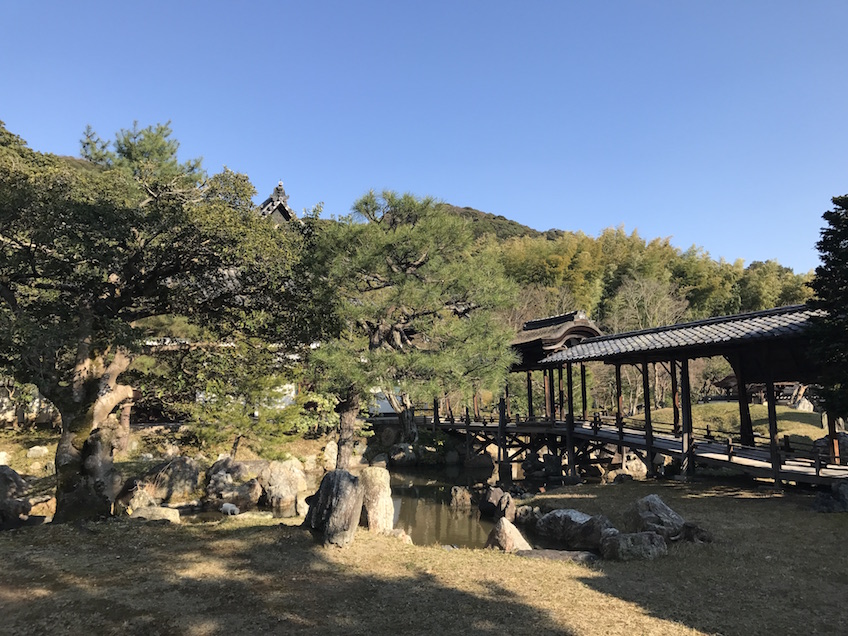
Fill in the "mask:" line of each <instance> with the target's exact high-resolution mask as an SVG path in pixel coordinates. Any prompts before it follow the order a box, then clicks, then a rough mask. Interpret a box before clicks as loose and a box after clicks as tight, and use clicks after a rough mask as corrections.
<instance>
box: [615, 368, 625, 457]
mask: <svg viewBox="0 0 848 636" xmlns="http://www.w3.org/2000/svg"><path fill="white" fill-rule="evenodd" d="M623 410H624V404H623V398H622V396H621V365H620V364H616V365H615V425H616V427H617V428H618V456H619V457H620V458H621V466H622V467H624V413H623V412H622V411H623Z"/></svg>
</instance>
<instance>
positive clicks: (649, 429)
mask: <svg viewBox="0 0 848 636" xmlns="http://www.w3.org/2000/svg"><path fill="white" fill-rule="evenodd" d="M642 395H643V400H642V401H643V402H644V404H645V451H646V453H647V455H648V474H649V475H651V474H653V472H654V427H653V423H652V422H651V383H650V382H649V381H648V360H647V358H646V359H644V360H643V361H642Z"/></svg>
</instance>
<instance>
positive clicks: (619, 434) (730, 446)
mask: <svg viewBox="0 0 848 636" xmlns="http://www.w3.org/2000/svg"><path fill="white" fill-rule="evenodd" d="M811 316H812V311H811V310H810V309H809V308H807V307H806V306H803V305H800V306H791V307H781V308H777V309H770V310H766V311H758V312H752V313H746V314H739V315H735V316H725V317H721V318H710V319H706V320H699V321H695V322H689V323H683V324H678V325H671V326H666V327H658V328H654V329H646V330H642V331H634V332H629V333H622V334H617V335H612V336H601V335H598V334H599V332H598V331H597V328H596V327H594V325H592V324H591V321H588V319H587V318H586V316H585V315H584V314H582V313H580V312H574V313H572V314H567V315H565V316H560V317H555V318H550V319H545V320H542V321H533V322H531V323H527V325H525V332H527V333H523V334H522V335H521V336H519V337H518V338H517V339H516V341H515V343H514V344H515V346H516V347H517V348H518V349H519V350H520V351H522V353H523V354H524V357H523V360H524V361H523V362H522V363H521V364H520V365H518V366H517V367H516V368H515V370H516V371H521V372H526V373H527V374H528V375H527V377H528V381H527V391H528V405H530V406H529V412H528V413H527V414H526V417H524V418H523V419H522V418H520V417H519V416H517V415H516V416H512V415H511V414H510V413H508V412H507V408H506V404H505V401H504V400H501V403H500V407H499V414H498V418H497V421H494V420H493V421H490V422H485V421H482V420H481V419H477V418H475V419H472V418H471V417H470V416H468V415H466V417H465V419H462V420H452V421H444V420H442V419H440V418H439V415H438V412H435V413H434V417H433V425H434V426H435V427H438V428H441V429H443V430H448V431H454V432H458V433H464V434H465V436H466V440H468V442H467V443H468V444H469V447H471V446H472V445H473V446H474V447H475V448H477V449H482V448H484V447H485V446H487V445H489V444H496V445H497V447H498V459H499V463H500V466H501V467H502V468H506V467H508V466H509V465H510V463H512V462H517V461H521V460H522V459H523V458H524V457H526V456H527V455H529V454H535V453H537V452H538V451H539V450H540V449H542V448H545V449H547V451H548V453H551V454H553V455H554V456H558V457H559V459H560V461H559V465H560V466H562V465H563V464H564V465H565V466H566V468H567V470H568V471H569V473H575V472H576V469H577V466H578V464H581V463H582V462H585V461H587V458H588V457H589V455H590V453H591V451H593V450H597V449H600V448H602V447H606V448H610V447H615V448H617V450H618V453H617V457H618V458H619V460H620V461H623V458H624V456H625V450H629V451H630V452H633V453H636V454H638V455H639V456H640V457H641V458H642V459H643V461H644V462H645V464H646V465H647V466H648V467H649V470H651V468H652V467H653V466H654V464H655V463H656V461H657V459H658V458H659V459H660V460H664V459H666V458H676V459H678V460H679V461H680V465H681V469H682V471H683V473H684V474H686V473H688V472H690V471H691V470H693V469H694V467H695V465H696V464H702V465H711V466H723V467H728V468H733V469H736V470H739V471H740V472H743V473H746V474H750V475H753V476H756V477H766V478H771V479H773V480H774V481H775V482H776V483H780V482H781V481H793V482H805V483H819V484H822V483H831V482H833V481H834V480H838V479H845V478H848V466H842V465H841V462H840V457H839V445H838V443H837V438H836V431H835V428H834V426H833V424H832V423H831V424H830V428H829V431H828V435H829V438H830V440H829V444H828V448H827V449H826V450H825V452H824V453H822V452H820V451H816V450H814V449H812V448H808V449H802V448H798V444H797V443H796V444H794V446H793V445H791V444H789V440H788V438H784V440H783V441H782V442H781V440H779V439H778V426H777V410H776V405H777V391H776V389H775V387H776V385H777V384H778V383H780V382H785V381H800V382H804V383H811V382H812V381H814V379H815V377H816V368H815V363H814V361H813V360H812V359H811V358H810V356H809V355H808V353H807V352H808V346H809V337H808V335H807V334H808V326H809V320H810V317H811ZM528 327H529V328H528ZM533 332H535V336H538V337H533V336H534V333H533ZM552 350H553V351H552ZM528 354H529V355H528ZM534 354H535V355H537V356H538V357H535V358H534V357H533V355H534ZM545 354H547V355H545ZM713 356H723V357H724V358H725V359H727V360H728V362H729V363H730V364H731V366H732V367H733V370H734V373H735V375H736V378H737V380H738V386H739V391H738V407H739V415H740V422H741V424H740V431H739V438H738V441H737V442H735V443H734V442H732V441H731V440H730V438H727V439H718V438H717V437H716V436H715V435H714V434H713V432H711V431H710V429H709V427H707V428H706V429H705V430H702V429H696V427H695V426H694V425H693V421H692V390H691V386H690V376H689V363H690V361H691V360H694V359H697V358H702V357H713ZM588 362H602V363H604V364H608V365H612V366H613V367H614V370H615V390H616V406H615V408H614V411H615V412H614V413H612V414H609V415H607V414H603V413H591V414H590V413H589V412H588V408H587V405H588V400H587V395H586V367H585V364H586V363H588ZM656 364H662V365H663V366H665V367H666V368H667V369H668V370H669V372H670V375H671V383H672V387H671V390H672V393H673V395H674V398H673V400H672V402H673V405H674V407H673V412H674V416H673V422H671V423H659V422H655V421H654V419H653V417H652V409H651V399H650V398H649V396H650V382H649V369H650V365H656ZM625 365H631V366H633V367H635V368H637V369H638V370H639V371H640V373H641V379H642V386H643V392H644V395H645V396H646V397H645V399H644V407H643V411H642V417H641V418H640V419H638V420H637V419H635V418H625V415H624V412H623V400H622V380H621V371H622V367H624V366H625ZM533 370H542V372H543V374H544V391H545V396H544V405H545V407H544V413H542V414H539V415H537V414H535V413H534V412H533V410H532V404H533V395H532V391H533V388H532V382H531V380H530V373H531V372H532V371H533ZM577 373H579V374H580V382H579V391H580V396H579V403H580V407H581V408H580V409H576V408H575V404H576V402H577V396H575V375H576V374H577ZM755 383H759V384H762V385H764V387H765V398H766V402H767V406H768V422H769V427H768V429H769V436H768V439H767V440H765V443H758V441H757V440H756V439H755V436H754V431H753V426H752V423H751V415H750V411H749V406H748V405H749V396H748V395H747V393H746V386H750V385H751V384H755ZM678 398H679V399H678Z"/></svg>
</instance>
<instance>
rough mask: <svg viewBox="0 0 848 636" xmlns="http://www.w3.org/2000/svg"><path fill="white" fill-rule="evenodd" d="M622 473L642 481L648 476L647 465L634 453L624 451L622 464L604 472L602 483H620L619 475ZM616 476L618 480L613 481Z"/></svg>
mask: <svg viewBox="0 0 848 636" xmlns="http://www.w3.org/2000/svg"><path fill="white" fill-rule="evenodd" d="M622 475H628V476H630V477H632V478H633V479H636V480H639V481H642V480H644V479H645V478H646V477H647V476H648V467H647V466H646V465H645V462H644V461H642V458H641V457H639V456H638V455H637V454H636V453H629V452H626V453H625V454H624V465H623V466H620V467H619V468H615V469H613V470H609V471H607V472H605V473H604V475H603V478H602V480H603V482H604V483H621V479H620V477H621V476H622ZM616 478H619V481H618V482H616V481H615V480H616Z"/></svg>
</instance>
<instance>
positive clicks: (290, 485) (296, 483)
mask: <svg viewBox="0 0 848 636" xmlns="http://www.w3.org/2000/svg"><path fill="white" fill-rule="evenodd" d="M258 481H259V485H260V486H261V487H262V491H263V493H262V499H263V500H264V501H265V503H266V504H267V505H268V506H270V508H271V510H272V511H273V513H274V516H275V517H296V516H297V513H298V508H297V495H298V493H300V492H302V491H304V490H306V488H307V483H306V473H305V472H304V470H303V464H301V463H300V461H298V460H297V459H287V460H286V461H283V462H277V461H275V462H271V463H270V464H268V466H266V467H265V468H263V469H262V471H260V473H259V477H258Z"/></svg>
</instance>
